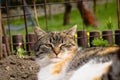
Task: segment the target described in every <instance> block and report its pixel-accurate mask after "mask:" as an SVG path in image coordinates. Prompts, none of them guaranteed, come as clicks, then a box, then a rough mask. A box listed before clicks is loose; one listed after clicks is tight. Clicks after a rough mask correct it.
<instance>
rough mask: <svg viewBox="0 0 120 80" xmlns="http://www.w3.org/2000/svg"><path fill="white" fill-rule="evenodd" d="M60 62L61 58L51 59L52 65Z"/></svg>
mask: <svg viewBox="0 0 120 80" xmlns="http://www.w3.org/2000/svg"><path fill="white" fill-rule="evenodd" d="M61 60H62V59H61V58H53V59H51V61H52V62H53V63H56V62H59V61H61Z"/></svg>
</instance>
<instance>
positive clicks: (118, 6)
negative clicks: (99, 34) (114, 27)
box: [117, 0, 120, 29]
mask: <svg viewBox="0 0 120 80" xmlns="http://www.w3.org/2000/svg"><path fill="white" fill-rule="evenodd" d="M117 14H118V29H120V0H117Z"/></svg>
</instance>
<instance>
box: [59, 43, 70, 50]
mask: <svg viewBox="0 0 120 80" xmlns="http://www.w3.org/2000/svg"><path fill="white" fill-rule="evenodd" d="M71 47H72V45H71V44H64V45H62V46H61V49H64V48H71Z"/></svg>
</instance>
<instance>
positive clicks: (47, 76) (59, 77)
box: [38, 64, 65, 80]
mask: <svg viewBox="0 0 120 80" xmlns="http://www.w3.org/2000/svg"><path fill="white" fill-rule="evenodd" d="M53 66H54V64H50V65H48V66H46V67H44V68H42V69H40V71H39V72H38V80H63V77H64V75H65V72H64V70H62V71H61V72H60V73H58V74H52V71H53Z"/></svg>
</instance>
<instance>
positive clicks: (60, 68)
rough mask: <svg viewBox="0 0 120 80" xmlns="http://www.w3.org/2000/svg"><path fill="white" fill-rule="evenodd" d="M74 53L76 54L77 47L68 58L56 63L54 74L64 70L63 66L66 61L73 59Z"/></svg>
mask: <svg viewBox="0 0 120 80" xmlns="http://www.w3.org/2000/svg"><path fill="white" fill-rule="evenodd" d="M74 54H75V49H74V50H73V51H71V53H70V56H68V57H67V58H66V59H64V60H63V61H61V62H59V63H56V64H55V65H54V66H53V71H52V75H55V74H59V73H60V72H61V71H62V68H63V66H64V65H65V63H67V62H68V61H70V60H71V59H72V57H73V56H74Z"/></svg>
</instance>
